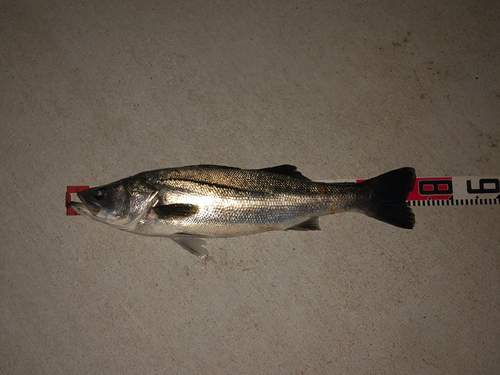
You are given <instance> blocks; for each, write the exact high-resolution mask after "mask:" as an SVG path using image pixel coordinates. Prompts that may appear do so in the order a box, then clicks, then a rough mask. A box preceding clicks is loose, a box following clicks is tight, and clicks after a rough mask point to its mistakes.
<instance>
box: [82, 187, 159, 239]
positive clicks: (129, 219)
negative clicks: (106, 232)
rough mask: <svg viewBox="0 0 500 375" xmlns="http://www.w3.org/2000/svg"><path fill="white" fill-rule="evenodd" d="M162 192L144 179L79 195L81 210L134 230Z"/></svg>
mask: <svg viewBox="0 0 500 375" xmlns="http://www.w3.org/2000/svg"><path fill="white" fill-rule="evenodd" d="M157 195H158V191H157V190H155V189H154V188H152V187H151V186H149V185H147V184H146V183H145V182H143V181H140V180H135V181H134V180H131V179H123V180H120V181H116V182H113V183H111V184H109V185H103V186H97V187H93V188H90V189H87V190H84V191H81V192H79V193H78V197H79V198H80V200H81V201H82V202H83V204H84V205H85V208H86V209H84V208H83V207H82V206H81V205H75V206H74V207H75V208H76V209H77V211H78V212H79V213H81V214H83V215H85V216H87V217H90V218H92V219H94V220H97V221H101V222H103V223H106V224H109V225H111V226H114V227H116V228H118V229H122V230H131V229H133V228H134V226H135V225H136V224H137V222H138V221H139V220H141V219H142V218H143V217H144V216H145V215H147V213H148V211H149V210H150V209H151V207H152V206H154V205H155V204H156V202H157V201H158V197H157Z"/></svg>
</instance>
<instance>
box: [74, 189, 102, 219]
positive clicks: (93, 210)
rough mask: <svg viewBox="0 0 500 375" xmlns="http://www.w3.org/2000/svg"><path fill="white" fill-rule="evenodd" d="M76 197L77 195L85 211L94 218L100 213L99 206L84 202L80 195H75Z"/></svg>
mask: <svg viewBox="0 0 500 375" xmlns="http://www.w3.org/2000/svg"><path fill="white" fill-rule="evenodd" d="M77 195H78V198H80V200H81V201H82V202H83V204H84V205H85V207H87V209H88V210H89V212H90V213H91V214H92V215H94V216H96V215H97V214H98V213H99V211H101V207H99V205H97V204H95V203H93V202H90V201H88V200H86V199H85V198H83V196H82V194H81V193H77ZM72 203H73V202H72Z"/></svg>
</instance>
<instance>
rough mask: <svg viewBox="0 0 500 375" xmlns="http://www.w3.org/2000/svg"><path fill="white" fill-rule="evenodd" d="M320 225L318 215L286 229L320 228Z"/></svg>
mask: <svg viewBox="0 0 500 375" xmlns="http://www.w3.org/2000/svg"><path fill="white" fill-rule="evenodd" d="M320 229H321V228H320V227H319V219H318V218H317V217H313V218H311V219H309V220H306V221H303V222H302V223H298V224H297V225H294V226H293V227H290V228H287V229H286V230H303V231H305V230H320Z"/></svg>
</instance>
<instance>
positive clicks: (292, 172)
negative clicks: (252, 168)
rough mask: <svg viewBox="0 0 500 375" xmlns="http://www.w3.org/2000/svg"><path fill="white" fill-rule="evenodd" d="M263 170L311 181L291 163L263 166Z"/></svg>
mask: <svg viewBox="0 0 500 375" xmlns="http://www.w3.org/2000/svg"><path fill="white" fill-rule="evenodd" d="M261 171H266V172H269V173H274V174H281V175H284V176H290V177H293V178H298V179H300V180H307V181H311V180H310V179H308V178H307V177H306V176H304V175H303V174H302V173H300V172H299V171H298V170H297V167H296V166H295V165H290V164H283V165H277V166H276V167H269V168H262V169H261Z"/></svg>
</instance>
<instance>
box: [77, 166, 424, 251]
mask: <svg viewBox="0 0 500 375" xmlns="http://www.w3.org/2000/svg"><path fill="white" fill-rule="evenodd" d="M414 185H415V170H414V169H413V168H401V169H397V170H394V171H391V172H388V173H385V174H383V175H380V176H378V177H375V178H372V179H370V180H367V181H364V182H361V183H322V182H313V181H311V180H310V179H308V178H307V177H304V176H303V175H302V174H301V173H300V172H299V171H297V168H296V167H295V166H293V165H280V166H277V167H272V168H264V169H239V168H232V167H223V166H217V165H195V166H188V167H182V168H171V169H159V170H154V171H149V172H143V173H139V174H137V175H135V176H132V177H128V178H124V179H121V180H119V181H116V182H113V183H111V184H108V185H102V186H97V187H93V188H90V189H87V190H84V191H82V192H80V193H78V197H79V198H80V200H81V201H82V202H71V203H70V204H69V206H70V207H71V208H73V209H74V210H75V211H77V212H78V213H80V214H82V215H84V216H87V217H90V218H92V219H94V220H97V221H100V222H103V223H106V224H109V225H111V226H113V227H115V228H118V229H121V230H124V231H127V232H132V233H137V234H142V235H145V236H161V237H169V238H171V239H173V240H174V241H175V242H177V243H178V244H179V245H181V246H182V247H183V248H185V249H186V250H188V251H190V252H191V253H193V254H196V255H197V256H199V257H204V256H206V255H208V252H207V250H206V249H205V247H204V245H205V244H206V243H205V241H204V240H203V239H202V238H207V237H233V236H244V235H249V234H255V233H262V232H268V231H272V230H319V221H318V217H319V216H323V215H328V214H333V213H337V212H346V211H354V212H360V213H363V214H365V215H368V216H370V217H373V218H375V219H378V220H381V221H384V222H386V223H389V224H392V225H395V226H398V227H401V228H407V229H411V228H413V226H414V224H415V217H414V215H413V212H412V210H411V208H410V207H408V206H407V205H406V199H407V197H408V194H409V193H410V192H411V191H412V190H413V187H414Z"/></svg>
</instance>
